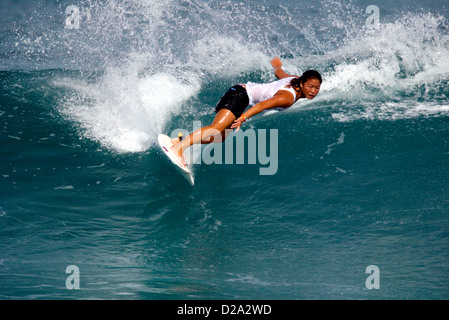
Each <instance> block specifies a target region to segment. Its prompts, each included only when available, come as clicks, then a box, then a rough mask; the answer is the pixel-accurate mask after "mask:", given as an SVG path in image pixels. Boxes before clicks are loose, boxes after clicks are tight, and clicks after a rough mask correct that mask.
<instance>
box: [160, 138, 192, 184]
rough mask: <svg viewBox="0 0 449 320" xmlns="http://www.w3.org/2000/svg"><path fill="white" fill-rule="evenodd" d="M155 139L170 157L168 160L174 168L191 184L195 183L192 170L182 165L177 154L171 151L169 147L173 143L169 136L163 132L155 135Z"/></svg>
mask: <svg viewBox="0 0 449 320" xmlns="http://www.w3.org/2000/svg"><path fill="white" fill-rule="evenodd" d="M157 141H158V143H159V147H160V148H161V150H162V151H163V152H164V154H165V155H166V156H167V157H168V158H169V159H170V161H171V162H172V163H173V164H174V165H175V167H176V169H178V171H179V172H180V173H181V174H182V175H183V176H184V178H186V179H187V181H188V182H189V183H190V185H191V186H193V185H194V184H195V181H194V180H193V175H192V171H190V169H189V168H188V167H187V166H186V165H184V164H183V163H182V162H181V160H179V158H178V156H177V155H176V154H175V153H174V152H173V150H172V149H171V147H172V146H173V143H172V142H171V138H170V137H169V136H167V135H165V134H160V135H159V136H158V137H157Z"/></svg>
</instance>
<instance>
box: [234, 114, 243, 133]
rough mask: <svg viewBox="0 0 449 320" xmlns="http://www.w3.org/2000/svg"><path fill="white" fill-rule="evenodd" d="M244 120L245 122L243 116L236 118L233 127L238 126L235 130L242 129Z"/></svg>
mask: <svg viewBox="0 0 449 320" xmlns="http://www.w3.org/2000/svg"><path fill="white" fill-rule="evenodd" d="M243 122H245V119H244V118H243V117H240V118H238V119H236V120H235V121H234V123H233V124H232V125H231V129H235V128H237V129H236V130H235V132H238V131H239V130H240V127H241V125H242V123H243Z"/></svg>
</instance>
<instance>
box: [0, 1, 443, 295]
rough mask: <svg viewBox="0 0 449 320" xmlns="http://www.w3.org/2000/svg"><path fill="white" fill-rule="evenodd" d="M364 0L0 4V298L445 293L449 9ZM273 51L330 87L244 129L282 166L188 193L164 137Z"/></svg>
mask: <svg viewBox="0 0 449 320" xmlns="http://www.w3.org/2000/svg"><path fill="white" fill-rule="evenodd" d="M370 4H371V3H368V2H366V1H345V2H339V3H333V2H322V3H321V2H320V3H319V5H318V4H309V3H304V2H302V1H299V2H298V1H294V2H293V1H281V2H277V1H268V0H266V1H246V2H244V3H243V2H242V3H240V2H237V1H230V2H226V3H224V2H218V1H168V0H167V1H158V2H152V1H148V2H144V3H141V2H140V1H131V0H129V1H121V2H113V1H102V2H91V1H59V2H52V1H47V2H45V1H39V2H36V1H32V2H29V3H28V2H23V3H22V4H20V5H19V4H17V3H16V2H14V1H6V2H2V4H1V10H2V13H4V14H2V22H1V34H0V35H1V40H2V41H1V43H2V44H1V47H0V48H1V49H0V67H1V70H2V71H1V72H0V78H1V87H0V90H1V94H0V143H1V149H0V150H1V151H0V154H1V157H0V159H1V161H0V298H1V299H287V300H290V299H447V298H449V290H448V287H449V280H448V279H449V277H448V275H449V267H448V263H447V262H448V260H449V250H448V249H449V216H448V213H449V169H448V168H449V132H448V123H449V101H448V96H449V88H448V84H447V83H448V79H449V60H448V57H449V35H448V22H447V19H448V17H449V16H448V6H447V4H446V3H445V2H444V1H433V2H427V3H426V4H425V5H424V4H421V3H419V2H412V1H410V2H406V1H404V2H400V3H398V4H391V3H389V2H385V3H383V2H380V3H378V4H377V5H378V7H379V9H380V16H379V17H380V24H379V25H378V26H374V27H372V26H367V25H366V20H367V19H368V18H369V16H370V13H366V12H365V10H366V7H367V6H369V5H370ZM69 5H76V6H77V7H78V8H79V9H80V20H79V28H78V29H70V28H68V27H67V25H66V22H65V19H66V18H67V14H66V13H65V9H66V7H67V6H69ZM72 22H73V21H72ZM72 22H70V23H69V25H71V23H72ZM275 55H280V56H281V59H282V60H283V62H284V66H285V69H286V70H288V71H290V72H291V73H300V72H302V71H304V70H306V69H309V68H313V69H317V70H319V71H320V72H321V73H322V74H323V78H324V82H323V85H322V90H321V92H320V94H319V96H318V97H317V98H316V99H314V100H313V101H300V102H298V103H297V104H296V105H294V106H293V107H291V108H290V109H288V110H286V111H284V112H277V111H275V112H267V113H265V114H262V115H258V116H257V117H254V118H252V119H251V120H250V121H249V122H247V123H245V127H242V129H253V130H266V131H267V132H269V130H270V129H276V130H277V133H278V140H277V141H274V142H276V143H277V150H278V153H277V155H278V156H277V159H276V160H277V171H276V173H275V174H274V175H260V171H259V170H260V168H261V167H263V165H261V164H260V163H256V164H249V163H248V161H246V162H245V163H243V164H236V163H233V164H210V165H208V164H206V163H204V162H200V163H198V164H193V172H194V176H195V180H196V183H195V186H194V187H193V188H192V187H191V186H190V185H189V184H188V183H187V182H186V181H185V180H184V179H183V177H182V176H180V175H179V174H178V173H177V172H176V171H175V170H174V168H173V167H172V166H171V165H170V164H169V163H168V161H166V159H165V158H164V157H163V155H162V154H161V152H160V151H159V150H158V149H157V147H155V145H154V144H155V142H156V137H157V134H159V133H166V134H170V133H172V132H176V131H177V130H178V129H184V130H186V131H191V130H192V128H193V127H194V126H195V121H200V122H201V123H203V124H208V123H209V122H211V121H212V119H213V117H214V112H213V107H214V106H215V104H216V102H217V101H218V100H219V98H220V97H221V95H222V94H223V93H224V92H225V91H226V90H227V89H228V87H230V86H232V85H234V84H236V83H241V82H246V81H255V82H257V81H271V80H274V76H273V74H272V72H271V67H270V64H269V60H270V58H271V57H273V56H275ZM274 142H273V141H271V143H274ZM196 156H198V155H197V154H196ZM273 159H274V158H273ZM73 265H74V266H77V267H78V269H79V280H80V288H79V290H69V289H68V288H67V287H66V280H67V278H68V277H69V276H70V274H69V273H66V268H67V267H68V266H73ZM370 265H375V266H377V267H378V268H379V271H380V274H379V280H380V288H379V289H372V290H369V289H368V288H367V287H366V280H367V278H368V276H370V274H368V273H366V268H367V267H368V266H370Z"/></svg>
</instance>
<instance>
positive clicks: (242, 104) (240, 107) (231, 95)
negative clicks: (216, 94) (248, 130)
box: [215, 85, 249, 119]
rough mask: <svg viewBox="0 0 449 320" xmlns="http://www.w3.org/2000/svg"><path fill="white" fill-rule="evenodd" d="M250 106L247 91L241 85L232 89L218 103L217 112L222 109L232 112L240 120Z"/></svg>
mask: <svg viewBox="0 0 449 320" xmlns="http://www.w3.org/2000/svg"><path fill="white" fill-rule="evenodd" d="M248 105H249V98H248V93H247V92H246V89H245V88H244V87H243V86H241V85H236V86H233V87H232V88H230V89H229V90H228V91H226V93H225V94H224V95H223V97H221V99H220V101H218V103H217V106H216V107H215V112H218V111H220V110H221V109H228V110H230V111H231V112H232V113H233V114H234V116H235V118H236V119H238V118H240V116H241V115H242V113H243V112H244V111H245V109H246V107H248Z"/></svg>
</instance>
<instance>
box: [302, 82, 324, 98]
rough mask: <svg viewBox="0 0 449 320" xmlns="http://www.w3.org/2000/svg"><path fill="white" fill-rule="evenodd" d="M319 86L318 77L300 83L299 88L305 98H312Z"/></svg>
mask: <svg viewBox="0 0 449 320" xmlns="http://www.w3.org/2000/svg"><path fill="white" fill-rule="evenodd" d="M320 86H321V83H320V81H319V80H318V79H315V78H311V79H309V80H307V81H306V82H304V84H301V90H302V93H303V94H304V96H305V97H306V98H307V99H309V100H312V99H313V98H315V97H316V95H317V94H318V92H319V91H320Z"/></svg>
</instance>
